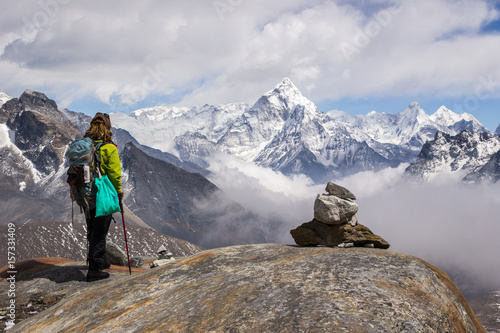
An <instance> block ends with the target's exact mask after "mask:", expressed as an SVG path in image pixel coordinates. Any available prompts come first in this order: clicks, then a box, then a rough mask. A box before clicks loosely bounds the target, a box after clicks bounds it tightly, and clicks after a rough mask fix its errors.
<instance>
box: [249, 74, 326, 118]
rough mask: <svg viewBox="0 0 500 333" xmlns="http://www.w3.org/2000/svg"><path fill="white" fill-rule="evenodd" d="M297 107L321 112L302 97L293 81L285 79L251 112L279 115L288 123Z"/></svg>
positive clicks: (258, 102) (261, 99)
mask: <svg viewBox="0 0 500 333" xmlns="http://www.w3.org/2000/svg"><path fill="white" fill-rule="evenodd" d="M297 105H302V106H304V107H305V109H306V110H308V111H310V112H313V113H315V112H319V111H318V110H317V108H316V106H315V105H314V103H313V102H311V101H310V100H308V99H307V98H306V97H304V96H303V95H302V93H301V92H300V90H299V89H298V88H297V87H296V86H295V84H293V82H292V80H290V79H289V78H288V77H285V78H284V79H283V80H282V81H281V82H280V83H278V84H277V85H276V86H275V87H274V89H273V90H271V91H268V92H267V93H266V94H264V95H263V96H262V97H261V98H259V100H258V101H257V102H256V103H255V104H254V105H253V106H252V107H251V110H255V111H257V112H261V111H263V110H266V111H272V112H275V113H278V114H279V116H280V117H281V119H282V120H284V121H286V120H287V118H288V117H289V116H290V113H291V112H293V110H294V109H295V107H296V106H297Z"/></svg>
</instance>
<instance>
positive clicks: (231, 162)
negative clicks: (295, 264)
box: [210, 155, 500, 295]
mask: <svg viewBox="0 0 500 333" xmlns="http://www.w3.org/2000/svg"><path fill="white" fill-rule="evenodd" d="M405 167H406V166H400V167H398V168H394V169H385V170H382V171H380V172H376V173H374V172H363V173H359V174H357V175H354V176H351V177H349V178H346V179H343V180H339V181H336V183H338V184H339V185H342V186H345V187H347V188H348V189H350V190H351V191H352V192H353V193H354V194H355V195H356V196H357V203H358V204H359V211H358V214H357V216H358V219H359V221H360V223H361V224H364V225H366V226H368V227H369V228H370V229H371V230H372V231H373V232H374V233H376V234H378V235H380V236H382V237H383V238H385V239H386V240H387V241H388V242H389V243H390V244H391V250H394V251H397V252H401V253H406V254H410V255H414V256H416V257H419V258H421V259H423V260H425V261H428V262H429V263H431V264H434V265H436V266H437V267H439V268H441V269H442V270H444V271H445V272H446V273H448V274H449V275H450V276H451V277H452V278H453V279H454V281H455V282H456V283H457V284H458V285H459V287H460V288H462V290H463V292H465V293H466V294H467V295H471V294H473V293H474V292H478V291H485V290H488V291H490V290H498V289H500V279H499V276H500V259H499V258H498V253H500V244H499V243H498V242H496V241H495V235H498V234H499V233H500V223H498V206H499V204H500V186H499V185H498V184H480V185H465V184H457V183H456V182H451V180H450V178H449V177H446V176H444V177H443V179H446V180H447V181H444V180H439V177H438V178H436V179H437V182H436V183H425V184H420V185H414V184H408V183H406V182H405V181H402V178H401V175H402V173H403V172H404V169H405ZM210 168H211V171H212V172H213V174H212V177H211V179H210V180H211V181H212V182H214V183H215V184H216V185H217V186H219V187H220V188H221V189H222V190H223V191H224V192H225V193H226V194H227V196H228V197H229V198H231V199H232V200H234V201H236V202H238V203H240V204H241V205H242V206H244V207H245V208H247V209H248V210H249V211H251V212H252V213H254V214H255V215H256V216H260V219H259V218H257V219H252V220H251V221H249V223H250V224H252V225H253V226H259V227H260V228H261V229H262V230H264V231H265V232H266V233H271V234H268V237H269V239H270V240H272V241H278V242H281V243H286V244H293V239H292V238H291V236H290V234H289V231H290V230H291V229H294V228H296V227H297V226H299V225H300V224H302V223H304V222H308V221H310V220H312V218H313V205H314V200H315V198H316V195H317V194H319V193H325V185H326V184H323V185H312V182H311V181H310V180H309V179H307V178H305V177H302V176H301V177H287V176H284V175H282V174H281V173H277V172H274V171H272V170H270V169H267V168H262V167H258V166H255V165H251V164H247V163H244V162H241V161H239V160H237V159H236V158H233V157H229V156H222V155H221V156H219V160H218V163H215V162H212V164H211V167H210ZM214 204H215V203H214ZM226 220H227V219H226ZM269 221H279V224H277V227H276V228H272V227H271V226H270V225H269V223H270V222H269Z"/></svg>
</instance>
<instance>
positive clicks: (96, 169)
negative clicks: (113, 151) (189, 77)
mask: <svg viewBox="0 0 500 333" xmlns="http://www.w3.org/2000/svg"><path fill="white" fill-rule="evenodd" d="M104 144H105V143H103V142H98V143H97V144H95V145H94V153H93V154H92V162H93V163H92V164H93V165H92V174H93V175H94V177H93V178H95V175H98V178H101V157H100V156H99V154H98V153H97V152H98V151H99V149H101V147H102V146H103V145H104Z"/></svg>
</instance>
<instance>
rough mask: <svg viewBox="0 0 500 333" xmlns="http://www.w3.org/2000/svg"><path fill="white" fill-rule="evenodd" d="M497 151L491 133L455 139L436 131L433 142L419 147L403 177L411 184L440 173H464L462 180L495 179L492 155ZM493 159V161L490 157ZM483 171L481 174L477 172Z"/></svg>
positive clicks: (497, 143)
mask: <svg viewBox="0 0 500 333" xmlns="http://www.w3.org/2000/svg"><path fill="white" fill-rule="evenodd" d="M499 149H500V138H499V137H497V136H493V135H492V134H491V133H488V132H485V133H471V132H469V131H467V130H464V131H462V132H461V133H460V134H457V135H455V136H452V135H449V134H446V133H443V132H439V131H438V132H436V135H435V137H434V140H432V141H429V142H427V143H426V144H424V145H423V147H422V150H421V151H420V154H419V155H418V156H417V159H416V161H415V162H414V163H412V164H411V165H410V166H408V168H406V170H405V173H404V175H405V176H406V178H407V179H408V180H410V181H412V182H422V181H426V180H428V179H430V178H431V177H432V176H434V175H435V174H438V173H440V172H447V173H449V172H451V173H454V172H461V173H465V174H467V176H466V177H465V178H464V179H463V180H464V181H467V182H471V181H480V180H482V179H485V178H490V176H489V175H490V174H492V177H493V178H495V176H494V173H495V170H494V169H495V167H494V161H493V162H491V163H490V162H489V161H492V158H493V156H494V155H495V153H497V152H498V151H499ZM493 160H494V158H493ZM482 168H484V170H483V171H479V172H477V171H478V170H480V169H482Z"/></svg>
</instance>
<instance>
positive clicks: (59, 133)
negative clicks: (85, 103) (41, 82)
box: [0, 90, 79, 223]
mask: <svg viewBox="0 0 500 333" xmlns="http://www.w3.org/2000/svg"><path fill="white" fill-rule="evenodd" d="M78 135H79V131H78V129H77V128H76V127H75V126H74V125H73V124H72V123H71V122H70V121H69V120H68V119H67V118H66V117H65V116H64V115H63V114H62V113H61V112H59V111H58V109H57V105H56V103H55V102H54V101H53V100H50V99H48V98H47V97H46V96H45V95H44V94H42V93H38V92H34V91H31V90H26V91H25V92H24V93H23V94H22V95H21V97H20V98H14V99H11V100H9V101H7V102H6V103H5V104H3V105H2V107H1V108H0V170H1V173H0V196H1V197H3V198H5V199H7V201H8V204H7V203H6V201H3V202H2V206H1V209H2V216H1V218H0V219H8V220H9V221H10V222H15V221H18V222H26V221H27V220H29V219H30V217H27V218H26V219H23V217H22V216H20V214H21V215H22V213H23V212H24V213H26V212H27V211H32V213H36V212H37V211H38V212H42V213H43V214H44V215H45V216H46V219H47V220H48V219H62V218H66V217H68V216H69V215H68V213H67V212H68V211H69V212H70V211H71V210H70V209H69V207H70V205H69V203H70V201H69V200H67V195H64V196H58V195H56V193H65V194H67V193H68V186H67V185H66V184H64V181H63V178H64V176H65V175H64V173H65V171H66V170H65V168H64V163H65V157H64V154H65V150H66V146H67V144H68V143H69V142H70V141H71V140H72V139H74V138H75V137H76V136H78ZM31 216H33V215H31ZM5 222H6V221H5V220H3V221H2V223H5Z"/></svg>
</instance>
